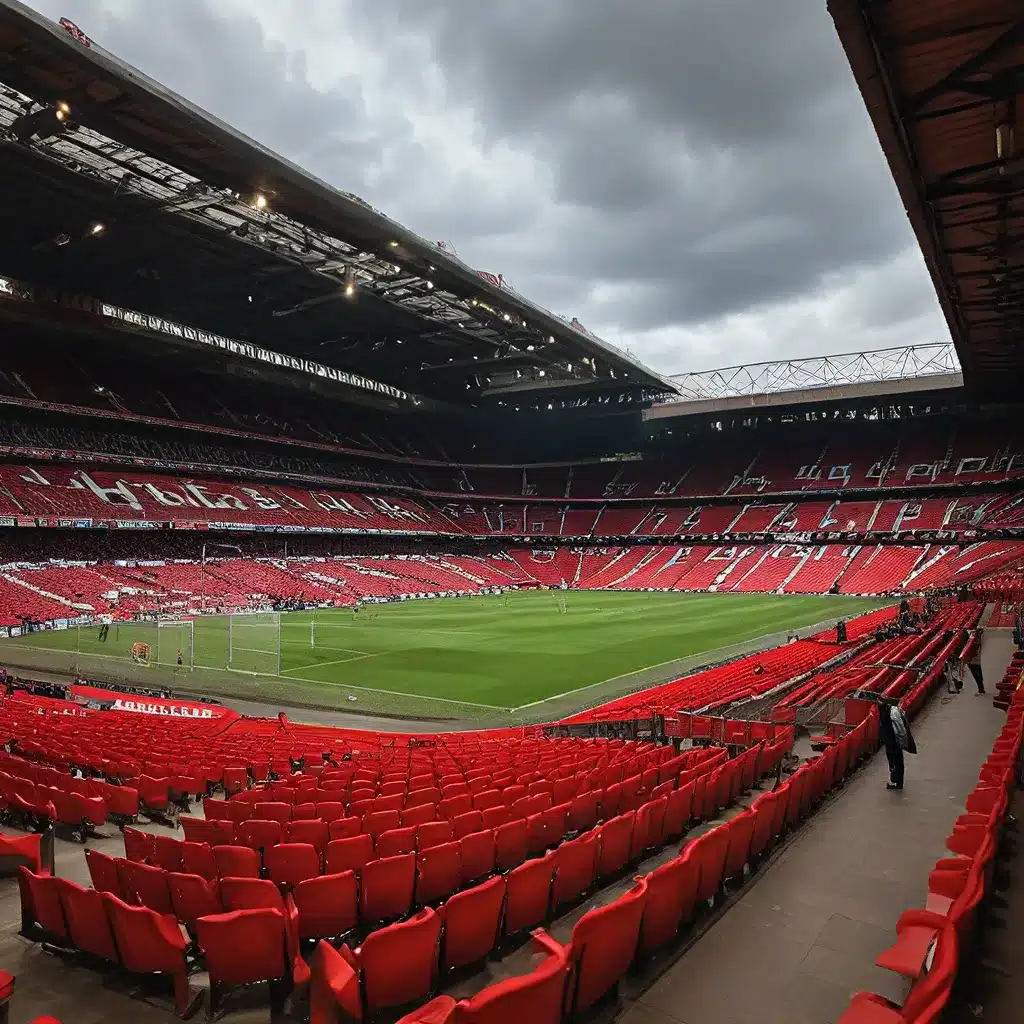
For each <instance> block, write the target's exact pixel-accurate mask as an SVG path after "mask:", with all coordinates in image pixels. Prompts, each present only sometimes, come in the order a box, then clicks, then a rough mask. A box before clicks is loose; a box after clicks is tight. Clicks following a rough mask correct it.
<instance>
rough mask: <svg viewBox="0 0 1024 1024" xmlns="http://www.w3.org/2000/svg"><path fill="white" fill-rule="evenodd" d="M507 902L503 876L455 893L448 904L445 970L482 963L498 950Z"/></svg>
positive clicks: (446, 908) (443, 948) (445, 928)
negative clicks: (502, 918)
mask: <svg viewBox="0 0 1024 1024" xmlns="http://www.w3.org/2000/svg"><path fill="white" fill-rule="evenodd" d="M504 903H505V879H504V878H500V877H499V878H491V879H489V880H488V881H486V882H483V883H482V884H480V885H477V886H474V887H473V888H472V889H467V890H466V891H465V892H460V893H456V894H455V895H454V896H452V897H451V899H449V900H448V902H447V903H445V905H444V908H443V910H442V912H441V913H442V916H443V918H444V941H443V944H442V950H443V953H442V958H443V959H442V967H443V969H444V970H449V969H451V968H454V967H464V966H466V965H467V964H472V963H476V962H477V961H479V960H483V959H484V958H485V957H486V956H487V955H488V954H489V953H490V952H491V950H492V949H494V948H495V946H496V945H497V943H498V937H499V929H500V928H501V911H502V907H503V906H504Z"/></svg>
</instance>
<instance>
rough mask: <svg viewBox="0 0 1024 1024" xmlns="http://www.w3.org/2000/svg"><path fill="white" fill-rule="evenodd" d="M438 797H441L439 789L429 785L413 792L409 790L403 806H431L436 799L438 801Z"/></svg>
mask: <svg viewBox="0 0 1024 1024" xmlns="http://www.w3.org/2000/svg"><path fill="white" fill-rule="evenodd" d="M440 799H441V791H440V790H439V789H434V788H433V787H429V788H426V789H419V790H416V791H415V792H411V791H410V793H409V795H408V796H407V797H406V799H405V806H406V807H425V806H427V805H428V804H429V805H430V806H433V805H434V804H436V803H438V801H440Z"/></svg>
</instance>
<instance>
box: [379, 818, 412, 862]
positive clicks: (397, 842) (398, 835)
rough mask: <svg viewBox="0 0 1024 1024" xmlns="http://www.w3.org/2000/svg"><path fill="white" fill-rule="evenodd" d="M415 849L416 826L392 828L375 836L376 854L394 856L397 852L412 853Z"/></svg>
mask: <svg viewBox="0 0 1024 1024" xmlns="http://www.w3.org/2000/svg"><path fill="white" fill-rule="evenodd" d="M415 849H416V826H415V825H407V826H406V827H405V828H392V829H388V831H387V832H382V833H381V834H380V835H379V836H378V837H377V856H378V857H394V856H395V855H396V854H399V853H412V851H413V850H415Z"/></svg>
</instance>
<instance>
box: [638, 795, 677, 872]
mask: <svg viewBox="0 0 1024 1024" xmlns="http://www.w3.org/2000/svg"><path fill="white" fill-rule="evenodd" d="M667 807H668V797H664V796H663V797H661V798H660V799H658V800H650V801H648V802H647V803H645V804H641V805H640V807H639V808H638V810H637V812H636V821H635V823H634V825H633V839H632V843H631V846H630V853H629V859H630V860H637V859H638V858H639V857H640V855H641V854H642V853H643V852H644V850H649V849H651V847H654V846H661V843H662V838H663V833H664V827H665V811H666V809H667Z"/></svg>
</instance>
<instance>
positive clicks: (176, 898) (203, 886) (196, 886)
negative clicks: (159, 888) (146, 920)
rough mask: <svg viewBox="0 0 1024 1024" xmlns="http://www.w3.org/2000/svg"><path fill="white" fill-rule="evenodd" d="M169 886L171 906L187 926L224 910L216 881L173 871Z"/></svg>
mask: <svg viewBox="0 0 1024 1024" xmlns="http://www.w3.org/2000/svg"><path fill="white" fill-rule="evenodd" d="M167 886H168V888H169V889H170V891H171V906H172V908H173V910H174V916H175V917H176V918H177V919H178V920H179V921H181V923H182V924H185V925H194V924H195V922H196V921H197V920H198V919H199V918H200V917H205V916H206V915H207V914H219V913H220V912H221V911H222V910H223V909H224V908H223V906H222V905H221V901H220V891H219V889H218V888H217V883H216V881H211V880H210V879H208V878H203V877H202V875H191V874H186V873H184V872H178V871H171V872H169V873H168V875H167Z"/></svg>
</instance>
